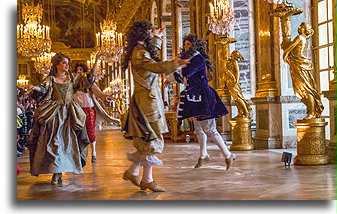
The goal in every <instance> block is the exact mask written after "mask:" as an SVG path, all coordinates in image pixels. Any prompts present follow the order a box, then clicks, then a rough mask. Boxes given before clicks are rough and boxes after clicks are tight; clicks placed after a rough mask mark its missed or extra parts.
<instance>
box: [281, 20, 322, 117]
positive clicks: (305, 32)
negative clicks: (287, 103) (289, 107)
mask: <svg viewBox="0 0 337 214" xmlns="http://www.w3.org/2000/svg"><path fill="white" fill-rule="evenodd" d="M313 33H314V30H313V29H312V27H311V26H310V25H309V24H308V23H305V22H302V23H301V25H300V26H299V27H298V36H296V38H295V39H294V40H293V41H291V42H290V43H289V44H287V45H286V46H285V47H284V48H283V49H284V53H283V60H284V61H285V62H286V63H288V64H289V66H290V75H291V79H292V82H293V88H294V92H295V94H296V95H297V96H298V97H300V99H301V101H302V102H303V103H304V104H305V105H306V106H307V116H306V117H305V119H312V118H319V117H320V116H321V113H322V111H323V109H324V107H323V105H322V101H321V98H320V95H319V92H318V90H317V85H316V82H315V80H314V78H313V75H312V73H311V71H312V70H314V68H313V64H312V62H311V60H310V59H309V58H307V57H305V56H303V52H304V50H305V49H306V46H307V40H308V39H309V38H310V37H311V36H312V35H313Z"/></svg>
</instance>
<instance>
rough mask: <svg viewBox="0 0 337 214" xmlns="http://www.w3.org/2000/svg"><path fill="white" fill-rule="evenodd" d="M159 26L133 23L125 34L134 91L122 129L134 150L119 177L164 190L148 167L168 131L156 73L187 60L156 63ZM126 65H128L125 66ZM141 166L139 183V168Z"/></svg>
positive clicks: (126, 62)
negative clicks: (131, 142) (141, 173)
mask: <svg viewBox="0 0 337 214" xmlns="http://www.w3.org/2000/svg"><path fill="white" fill-rule="evenodd" d="M161 34H162V29H153V28H152V25H151V24H150V23H148V22H135V23H134V24H133V25H132V26H131V28H130V29H129V31H128V34H127V47H126V54H125V58H124V62H123V68H124V69H127V68H129V69H131V72H132V75H133V79H134V94H133V96H132V98H131V102H130V106H129V111H128V118H127V121H126V123H125V126H124V128H123V130H124V131H125V135H124V136H125V137H127V138H131V139H133V145H134V147H135V148H136V149H137V151H136V152H134V153H132V154H128V159H129V160H130V161H131V162H132V164H131V165H130V167H129V168H128V169H127V170H126V171H125V172H124V175H123V179H125V180H130V181H131V182H132V183H133V184H134V185H136V186H139V187H140V188H141V190H146V189H150V190H152V191H153V192H164V191H165V189H164V188H162V187H160V186H158V185H157V184H156V183H155V181H154V180H153V178H152V166H153V165H161V164H162V161H161V160H159V159H158V158H157V157H156V154H160V153H161V152H162V151H163V148H164V138H163V136H162V134H163V133H166V132H168V128H167V124H166V120H165V114H164V104H163V100H162V96H161V91H160V88H159V86H158V74H162V73H164V74H169V73H172V72H174V71H175V70H176V69H177V68H179V67H184V66H186V64H187V63H188V61H189V60H181V59H180V58H176V59H174V60H171V61H166V62H160V60H159V59H158V57H157V50H158V49H160V47H161V43H162V40H161V38H160V37H161ZM129 65H130V67H129ZM141 167H143V176H142V179H141V182H140V181H139V179H138V176H139V170H140V168H141Z"/></svg>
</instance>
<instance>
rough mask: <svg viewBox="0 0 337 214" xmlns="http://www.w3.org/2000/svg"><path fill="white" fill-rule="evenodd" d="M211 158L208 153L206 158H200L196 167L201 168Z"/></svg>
mask: <svg viewBox="0 0 337 214" xmlns="http://www.w3.org/2000/svg"><path fill="white" fill-rule="evenodd" d="M210 160H211V158H210V157H209V155H207V156H206V157H205V158H199V159H198V163H197V164H196V165H195V166H194V168H200V167H201V166H202V165H203V164H204V163H207V162H209V161H210Z"/></svg>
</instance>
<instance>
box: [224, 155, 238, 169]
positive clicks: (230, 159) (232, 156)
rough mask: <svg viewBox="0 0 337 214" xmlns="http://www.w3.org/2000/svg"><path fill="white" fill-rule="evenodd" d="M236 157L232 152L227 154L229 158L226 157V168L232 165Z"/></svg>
mask: <svg viewBox="0 0 337 214" xmlns="http://www.w3.org/2000/svg"><path fill="white" fill-rule="evenodd" d="M235 158H236V155H234V154H233V153H231V155H230V156H229V158H226V160H225V161H226V165H227V167H226V170H229V168H230V167H231V165H233V163H234V160H235Z"/></svg>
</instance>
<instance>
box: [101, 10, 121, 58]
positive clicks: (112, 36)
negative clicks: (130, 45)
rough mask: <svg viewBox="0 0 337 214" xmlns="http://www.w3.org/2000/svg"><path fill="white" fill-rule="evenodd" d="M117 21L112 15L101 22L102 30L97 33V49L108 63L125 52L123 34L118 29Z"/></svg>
mask: <svg viewBox="0 0 337 214" xmlns="http://www.w3.org/2000/svg"><path fill="white" fill-rule="evenodd" d="M116 28H117V26H116V23H115V22H114V20H113V19H112V15H111V14H108V15H107V18H106V19H105V20H103V22H101V23H100V29H101V32H99V33H96V42H95V49H96V52H97V53H101V55H102V60H103V61H104V62H107V63H111V62H116V61H118V59H119V57H120V56H121V54H122V52H123V41H122V34H121V33H118V32H117V31H116Z"/></svg>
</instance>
